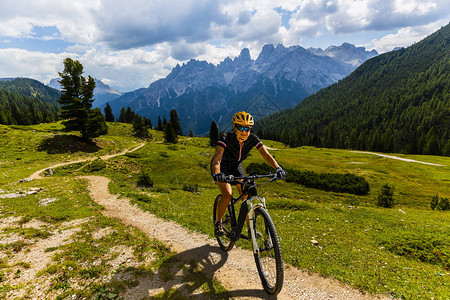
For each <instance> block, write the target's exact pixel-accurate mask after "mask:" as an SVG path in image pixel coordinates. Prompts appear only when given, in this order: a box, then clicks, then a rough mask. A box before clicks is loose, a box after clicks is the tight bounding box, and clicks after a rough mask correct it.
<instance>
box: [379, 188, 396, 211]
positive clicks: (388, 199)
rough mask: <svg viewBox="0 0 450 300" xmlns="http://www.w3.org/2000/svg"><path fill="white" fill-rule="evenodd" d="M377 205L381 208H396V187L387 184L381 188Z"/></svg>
mask: <svg viewBox="0 0 450 300" xmlns="http://www.w3.org/2000/svg"><path fill="white" fill-rule="evenodd" d="M377 205H378V206H381V207H386V208H391V207H393V206H394V187H393V186H390V185H389V184H387V183H385V184H383V185H382V186H381V190H380V193H379V194H378V197H377Z"/></svg>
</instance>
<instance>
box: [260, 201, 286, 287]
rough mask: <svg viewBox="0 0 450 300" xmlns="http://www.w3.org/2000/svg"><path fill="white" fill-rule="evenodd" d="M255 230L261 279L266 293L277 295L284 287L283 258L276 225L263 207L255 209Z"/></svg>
mask: <svg viewBox="0 0 450 300" xmlns="http://www.w3.org/2000/svg"><path fill="white" fill-rule="evenodd" d="M253 228H254V230H255V236H256V242H257V245H258V250H257V251H256V253H255V254H254V256H255V262H256V267H257V268H258V273H259V277H260V278H261V282H262V285H263V287H264V289H265V290H266V292H267V293H269V294H270V295H277V294H278V293H279V292H280V291H281V288H282V287H283V280H284V270H283V258H282V255H281V248H280V241H279V239H278V234H277V232H276V230H275V225H274V224H273V221H272V219H271V218H270V216H269V214H268V213H267V211H266V210H265V209H264V208H262V207H257V208H256V209H255V219H254V220H253Z"/></svg>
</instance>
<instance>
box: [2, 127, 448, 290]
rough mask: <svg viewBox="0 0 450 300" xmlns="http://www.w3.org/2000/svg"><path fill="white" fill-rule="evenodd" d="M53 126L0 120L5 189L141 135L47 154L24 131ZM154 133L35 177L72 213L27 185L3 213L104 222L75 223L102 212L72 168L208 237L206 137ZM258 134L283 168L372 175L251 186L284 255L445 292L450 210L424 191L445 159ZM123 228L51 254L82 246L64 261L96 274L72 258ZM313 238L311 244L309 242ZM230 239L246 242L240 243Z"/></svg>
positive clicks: (362, 278)
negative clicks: (343, 182)
mask: <svg viewBox="0 0 450 300" xmlns="http://www.w3.org/2000/svg"><path fill="white" fill-rule="evenodd" d="M58 126H59V125H58V124H46V125H39V126H37V127H33V126H29V127H21V128H11V127H6V126H3V127H0V132H1V131H3V132H4V133H5V134H6V135H7V136H8V137H15V138H14V141H12V140H11V141H9V140H8V142H5V140H2V144H0V150H2V154H0V157H2V164H1V165H0V182H1V183H4V184H5V188H3V187H2V189H3V190H5V191H8V192H10V191H14V190H16V189H18V188H19V187H20V188H27V187H32V186H34V185H35V183H33V182H28V183H20V184H18V183H17V180H18V179H21V178H24V177H26V176H28V175H29V174H31V173H32V172H33V170H38V169H39V168H42V167H45V166H47V165H50V164H52V163H54V162H58V161H64V160H68V159H71V160H72V159H76V158H78V157H86V156H90V157H98V156H100V155H102V154H104V153H107V152H117V151H119V150H120V149H123V148H127V147H132V146H134V145H137V144H138V141H135V140H134V139H133V138H131V137H130V136H129V133H128V131H126V130H125V129H123V128H122V126H124V125H123V124H117V125H116V124H115V125H114V130H115V131H110V134H109V135H108V136H105V137H101V138H100V139H99V143H100V144H102V145H103V146H101V147H100V148H101V149H98V150H97V151H95V152H83V151H81V152H79V151H78V152H74V153H72V152H63V151H59V152H63V153H58V151H54V152H55V153H53V154H48V151H42V150H39V149H37V148H33V147H30V145H29V143H30V139H29V136H30V134H31V133H32V134H36V132H37V133H39V134H40V135H42V139H46V138H49V137H48V136H47V135H49V134H52V135H54V133H55V132H58V130H59V129H58ZM32 130H35V132H33V131H32ZM114 132H117V133H114ZM152 135H153V140H152V141H151V142H149V143H147V144H146V145H145V146H144V147H143V148H141V149H139V150H137V151H136V152H133V153H129V154H127V155H124V156H120V157H115V158H112V159H110V160H107V161H105V162H104V165H103V162H98V163H99V164H100V165H101V166H100V167H98V165H94V166H92V165H90V164H91V163H86V164H77V165H71V166H66V167H62V168H58V169H56V170H55V175H54V176H52V177H48V178H46V179H43V180H41V181H39V183H40V185H42V186H43V187H44V189H45V190H44V191H43V192H41V193H44V194H42V195H45V197H56V198H58V199H63V201H61V202H63V203H65V204H67V205H68V206H70V207H74V208H76V209H74V210H71V211H70V212H69V211H67V210H64V209H63V208H64V207H63V206H61V207H59V206H58V205H59V204H58V202H55V203H51V204H50V205H49V206H46V207H40V206H38V205H37V203H38V197H37V196H34V195H30V196H26V197H23V198H20V199H21V200H20V202H19V201H7V200H5V199H1V201H2V206H3V208H2V212H3V213H4V214H5V216H9V215H14V214H19V215H21V216H31V218H37V219H40V220H43V221H46V222H49V223H52V224H59V223H61V222H63V221H67V220H72V219H79V218H80V219H81V218H89V217H90V216H92V214H94V215H95V216H96V219H98V220H103V221H101V222H99V221H96V222H93V224H92V225H91V226H93V227H91V228H89V229H83V232H92V231H94V230H96V229H98V228H102V226H105V225H101V224H103V223H102V222H106V221H105V220H104V219H103V218H101V217H100V212H101V208H100V207H98V206H97V205H95V203H93V202H92V201H91V200H90V199H89V197H88V195H87V191H86V186H85V183H84V182H83V181H79V180H76V179H73V176H76V175H84V174H86V173H89V174H99V175H105V176H108V177H110V178H111V179H112V182H111V184H110V190H111V191H112V192H113V193H118V194H121V195H122V196H124V197H125V196H126V197H130V198H131V199H133V203H135V204H137V205H139V206H140V207H141V208H143V209H145V210H148V211H150V212H151V213H154V214H155V215H157V216H160V217H162V218H165V219H170V220H175V221H177V222H178V223H180V224H183V225H185V226H187V227H188V228H190V229H192V230H195V231H200V232H203V233H207V234H209V235H210V236H212V225H211V218H212V217H211V215H212V204H213V199H214V198H215V196H216V195H217V194H218V189H217V187H216V186H215V184H214V183H213V182H212V181H211V177H210V173H209V163H210V160H211V158H212V154H213V152H214V149H213V148H211V147H209V146H208V142H209V140H208V139H206V138H186V137H180V139H179V143H178V144H176V145H172V144H164V143H163V142H162V135H161V133H159V132H155V131H152ZM99 143H97V145H98V144H99ZM265 144H266V145H267V146H269V147H271V148H276V149H277V150H271V151H270V152H271V153H272V154H273V155H274V156H275V158H276V159H277V161H278V162H279V163H280V164H281V165H282V166H283V167H285V168H293V169H298V170H301V171H314V172H317V173H351V174H356V175H359V176H363V177H364V178H365V179H366V180H367V181H368V182H369V185H370V192H369V194H368V195H364V196H355V195H350V194H341V193H333V192H324V191H321V190H316V189H311V188H305V187H303V186H301V185H297V184H294V183H286V182H276V183H271V184H267V185H265V186H264V187H262V188H261V190H260V193H261V194H262V196H264V197H266V200H267V204H268V207H269V212H270V214H271V216H272V218H273V219H274V222H275V225H276V227H277V230H278V233H279V235H280V238H281V245H282V250H283V255H284V259H285V261H286V262H287V263H289V264H292V265H295V266H297V267H299V268H301V269H303V270H306V271H309V272H316V273H319V274H321V275H323V276H327V277H333V278H336V279H338V280H340V281H342V282H344V283H347V284H350V285H352V286H354V287H355V288H358V289H361V290H363V291H366V292H370V293H379V294H386V295H391V296H393V297H398V298H404V299H417V298H425V299H431V298H434V299H447V298H448V296H449V295H450V275H449V272H450V270H449V250H448V249H449V245H450V233H449V232H450V214H449V212H441V211H432V210H431V209H430V202H431V199H432V197H433V196H434V195H436V194H438V195H439V196H440V197H447V198H449V197H450V158H448V157H436V156H415V155H398V156H401V157H405V158H409V159H415V160H421V161H426V162H431V163H438V164H443V165H445V166H444V167H438V166H429V165H424V164H418V163H410V162H403V161H399V160H392V159H386V158H381V157H378V156H375V155H369V154H362V153H356V152H352V151H345V150H335V149H317V148H312V147H300V148H294V149H291V148H287V147H284V146H283V145H282V144H280V143H277V142H272V141H265ZM57 147H62V146H57ZM16 150H17V151H16ZM18 158H19V159H18ZM251 162H258V163H260V162H262V158H261V157H260V155H259V154H258V152H257V151H253V152H252V153H251V155H250V157H249V158H248V160H247V161H246V162H245V164H244V168H245V167H246V165H248V164H249V163H251ZM28 168H29V169H28ZM8 170H11V171H10V172H8ZM143 172H144V173H146V174H149V176H150V179H151V181H152V182H153V186H152V187H142V186H138V184H137V183H138V179H139V177H140V175H141V174H142V173H143ZM56 178H57V179H58V180H55V179H56ZM61 183H63V185H62V186H61V185H60V184H61ZM385 183H388V184H389V185H391V186H394V199H395V206H394V208H391V209H385V208H379V207H377V206H376V197H377V195H378V193H379V191H380V189H381V186H382V185H383V184H385ZM192 187H195V188H192ZM70 191H72V193H70ZM108 222H109V221H108ZM117 227H120V225H119V224H116V225H114V228H117ZM129 234H131V233H129ZM135 234H136V233H135ZM129 239H130V238H129V237H127V235H126V234H125V233H120V232H119V231H118V233H117V237H114V236H108V237H106V238H105V240H101V241H97V242H96V243H94V245H91V246H88V245H89V244H92V241H91V240H90V239H89V235H86V236H84V235H81V236H80V240H79V241H77V242H78V243H81V244H74V245H71V246H73V247H72V248H73V249H74V250H73V251H72V250H70V249H69V247H68V246H67V247H63V248H61V249H58V250H59V251H58V253H60V254H58V255H61V256H60V257H59V261H58V263H55V265H61V263H62V262H63V261H70V259H69V258H70V257H77V255H81V256H80V257H81V258H80V259H77V260H75V261H74V263H77V264H78V265H75V264H74V266H75V267H76V268H75V267H72V268H73V270H74V273H73V276H84V277H96V276H101V274H102V272H104V270H102V269H101V268H96V269H88V268H81V267H80V265H81V262H82V260H83V259H84V260H86V261H92V260H98V259H99V257H100V256H101V255H102V253H103V252H102V251H106V250H105V249H106V248H107V246H108V245H110V244H111V243H116V242H118V241H120V242H124V241H128V240H129ZM312 239H315V240H317V241H318V242H319V244H318V245H317V246H314V245H312V243H311V240H312ZM131 243H132V244H133V243H134V242H133V241H131ZM238 244H239V245H240V246H242V247H246V248H248V243H245V242H239V243H238ZM83 245H84V246H83ZM94 246H95V247H94ZM91 247H94V248H91ZM133 247H134V249H135V250H134V251H135V253H136V255H138V254H139V253H144V252H146V249H147V247H152V245H151V243H150V244H148V243H146V242H139V243H137V244H133ZM156 248H158V247H156ZM49 251H50V250H49ZM52 251H55V249H52ZM74 251H75V252H74ZM162 252H164V251H162ZM80 253H81V254H80ZM83 257H84V258H83ZM163 258H164V257H163ZM163 258H162V259H163ZM160 263H161V264H162V262H160ZM55 268H56V272H60V270H58V269H57V267H53V269H50V270H51V271H54V270H55ZM194 269H195V268H194ZM75 270H76V272H75ZM0 271H1V270H0ZM74 274H78V275H74ZM80 274H81V275H80ZM169 275H170V274H169ZM71 276H72V275H71ZM200 277H201V276H200ZM199 282H205V279H199ZM198 284H199V283H198ZM120 286H121V285H120V284H116V285H106V286H102V285H100V286H96V287H94V286H92V287H91V289H90V290H91V291H94V290H97V291H100V289H102V288H103V291H105V292H107V291H112V292H114V293H116V292H118V291H120V288H119V287H120ZM62 287H64V285H63V284H62ZM77 293H78V292H77ZM220 293H221V292H219V294H220ZM80 295H81V293H80ZM215 295H216V296H217V295H218V294H217V293H216V294H215ZM160 296H161V297H160V298H162V299H167V298H171V297H178V296H180V291H178V290H174V291H166V292H165V293H164V294H162V295H160ZM180 297H181V296H180ZM181 299H182V298H181Z"/></svg>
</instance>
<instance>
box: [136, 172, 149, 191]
mask: <svg viewBox="0 0 450 300" xmlns="http://www.w3.org/2000/svg"><path fill="white" fill-rule="evenodd" d="M137 185H138V186H143V187H153V180H152V178H151V177H150V174H149V172H148V171H141V174H139V176H138V179H137Z"/></svg>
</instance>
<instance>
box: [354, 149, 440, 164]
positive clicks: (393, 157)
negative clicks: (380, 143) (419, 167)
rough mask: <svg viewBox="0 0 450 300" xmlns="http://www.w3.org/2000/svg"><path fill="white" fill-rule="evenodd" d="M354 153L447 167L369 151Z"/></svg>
mask: <svg viewBox="0 0 450 300" xmlns="http://www.w3.org/2000/svg"><path fill="white" fill-rule="evenodd" d="M353 152H355V153H364V154H372V155H377V156H381V157H385V158H390V159H397V160H402V161H407V162H412V163H419V164H424V165H430V166H438V167H445V165H440V164H434V163H429V162H424V161H419V160H414V159H409V158H403V157H398V156H394V155H387V154H381V153H375V152H367V151H353Z"/></svg>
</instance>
